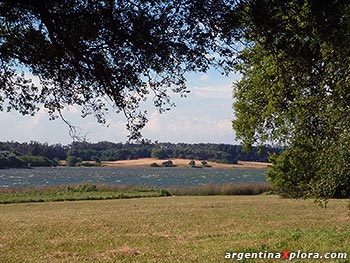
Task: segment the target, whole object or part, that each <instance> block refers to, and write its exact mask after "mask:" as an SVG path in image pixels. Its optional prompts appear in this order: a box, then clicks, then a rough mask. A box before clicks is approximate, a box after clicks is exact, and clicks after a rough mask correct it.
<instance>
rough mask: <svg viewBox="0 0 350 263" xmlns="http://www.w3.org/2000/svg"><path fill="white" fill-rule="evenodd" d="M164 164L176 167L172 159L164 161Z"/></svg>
mask: <svg viewBox="0 0 350 263" xmlns="http://www.w3.org/2000/svg"><path fill="white" fill-rule="evenodd" d="M162 165H163V166H164V167H174V166H175V165H174V164H173V162H172V161H171V160H168V161H166V162H163V163H162Z"/></svg>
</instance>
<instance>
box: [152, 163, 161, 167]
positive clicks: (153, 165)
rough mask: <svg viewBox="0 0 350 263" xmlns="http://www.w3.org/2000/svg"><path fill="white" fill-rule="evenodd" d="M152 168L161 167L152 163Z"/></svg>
mask: <svg viewBox="0 0 350 263" xmlns="http://www.w3.org/2000/svg"><path fill="white" fill-rule="evenodd" d="M151 167H159V165H158V164H157V163H151Z"/></svg>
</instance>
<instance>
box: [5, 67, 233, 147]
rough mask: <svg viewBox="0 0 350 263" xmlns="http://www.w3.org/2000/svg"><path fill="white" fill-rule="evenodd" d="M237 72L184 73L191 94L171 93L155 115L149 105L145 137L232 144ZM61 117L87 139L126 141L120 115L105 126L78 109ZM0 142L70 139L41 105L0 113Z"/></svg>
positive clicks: (73, 109) (61, 140)
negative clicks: (169, 104) (30, 111)
mask: <svg viewBox="0 0 350 263" xmlns="http://www.w3.org/2000/svg"><path fill="white" fill-rule="evenodd" d="M237 78H238V77H237V75H230V76H228V77H226V76H222V75H221V74H220V73H219V72H217V71H216V70H210V71H209V72H207V73H205V74H203V73H192V74H190V75H188V78H187V79H188V82H187V83H188V87H189V89H190V90H191V93H190V94H189V95H188V97H187V98H180V96H178V95H177V94H174V95H173V96H172V99H173V101H174V102H175V103H176V107H175V108H172V109H171V110H170V111H169V112H166V113H163V114H159V113H158V112H157V110H156V109H155V108H153V107H148V108H147V110H148V113H149V122H148V124H147V126H146V127H145V129H144V130H143V135H144V138H147V139H150V140H152V141H155V140H158V141H160V142H173V143H177V142H186V143H199V142H204V143H231V144H232V143H236V141H235V134H234V131H233V130H232V127H231V120H232V118H233V110H232V103H233V99H232V83H233V82H234V81H235V80H237ZM64 116H65V118H66V119H67V120H68V121H70V122H71V123H72V124H74V125H76V126H78V127H80V128H81V134H84V135H86V138H87V139H88V141H90V142H98V141H111V142H126V141H127V135H128V131H127V130H126V128H125V123H126V121H125V118H124V116H123V115H122V114H115V113H111V114H109V115H108V116H107V118H108V123H109V126H108V127H106V126H103V125H101V124H98V123H97V122H96V120H95V119H94V118H93V117H86V118H84V119H83V118H81V117H80V111H79V109H78V108H75V107H71V108H69V109H67V110H65V111H64ZM0 127H1V129H0V141H11V140H13V141H19V142H26V141H31V140H34V141H39V142H48V143H49V144H53V143H62V144H69V143H71V142H72V138H71V137H70V136H69V129H68V127H67V125H66V124H64V123H63V122H62V120H60V119H58V120H55V121H49V120H48V114H47V112H46V111H45V109H41V110H40V111H39V112H38V113H37V115H36V116H34V117H28V116H25V117H24V116H22V115H20V114H19V113H17V112H10V113H6V112H0Z"/></svg>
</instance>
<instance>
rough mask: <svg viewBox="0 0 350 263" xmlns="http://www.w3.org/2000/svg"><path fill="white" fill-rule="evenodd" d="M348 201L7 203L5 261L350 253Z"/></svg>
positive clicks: (1, 252)
mask: <svg viewBox="0 0 350 263" xmlns="http://www.w3.org/2000/svg"><path fill="white" fill-rule="evenodd" d="M347 202H348V201H347V200H331V201H330V203H329V205H328V208H326V209H325V208H321V207H319V206H317V205H315V203H314V202H313V201H312V200H307V201H296V200H286V199H281V198H278V197H276V196H261V195H260V196H207V197H196V196H195V197H187V196H186V197H164V198H143V199H121V200H106V201H89V202H87V201H81V202H54V203H53V202H50V203H31V204H10V205H0V211H1V213H0V257H1V260H0V261H1V262H9V263H12V262H39V263H40V262H137V263H152V262H154V263H156V262H157V263H165V262H169V263H170V262H203V263H207V262H208V263H211V262H213V263H214V262H215V263H217V262H245V263H247V262H279V261H281V262H289V261H288V260H273V259H262V260H256V259H246V260H242V261H237V260H236V259H225V258H224V256H225V253H226V252H260V251H263V252H264V251H269V252H282V251H284V250H289V251H295V252H297V251H298V250H301V251H305V252H319V253H326V252H348V253H349V250H350V223H349V219H348V210H347V208H346V205H347ZM291 262H305V263H306V262H329V263H331V262H337V263H346V262H349V259H342V260H335V259H333V260H330V259H318V260H307V259H306V260H305V259H304V260H293V261H291Z"/></svg>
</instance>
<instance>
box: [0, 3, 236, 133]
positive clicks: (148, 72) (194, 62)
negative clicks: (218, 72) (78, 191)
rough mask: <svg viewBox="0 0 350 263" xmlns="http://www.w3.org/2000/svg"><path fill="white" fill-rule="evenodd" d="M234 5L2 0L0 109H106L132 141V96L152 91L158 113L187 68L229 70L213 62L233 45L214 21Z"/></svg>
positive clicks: (137, 98)
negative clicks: (123, 120) (122, 119)
mask: <svg viewBox="0 0 350 263" xmlns="http://www.w3.org/2000/svg"><path fill="white" fill-rule="evenodd" d="M233 2H235V1H223V0H216V1H202V0H191V1H190V0H174V1H172V0H170V1H161V0H147V1H143V0H130V1H129V0H120V1H119V0H118V1H116V0H89V1H83V0H71V1H66V0H56V1H53V0H42V1H39V0H9V1H0V110H11V109H14V110H17V111H19V112H21V113H22V114H35V112H36V111H37V110H38V108H39V107H41V106H42V105H43V106H44V107H45V108H47V109H48V110H49V113H50V116H51V117H52V118H56V117H59V116H60V115H61V111H62V109H63V108H64V107H65V106H67V105H80V106H81V107H82V114H83V116H86V115H88V114H94V115H95V116H96V117H97V120H98V121H99V122H102V123H103V122H105V118H104V114H105V112H106V111H108V110H110V109H111V108H112V109H113V110H115V111H117V112H120V111H121V112H124V114H125V115H126V117H127V120H128V124H127V127H128V129H129V130H130V132H131V133H130V138H131V139H135V138H138V137H139V136H140V129H141V128H142V127H144V125H145V123H146V121H147V118H146V112H144V111H143V110H139V104H140V102H142V101H143V100H145V99H146V98H147V97H148V96H151V97H152V98H153V101H154V104H155V106H156V107H157V108H158V109H159V110H160V111H164V110H166V109H168V108H169V107H170V106H172V102H171V100H170V96H169V94H170V93H169V91H173V92H175V93H179V94H181V95H182V96H184V95H186V93H187V92H188V90H187V88H186V83H185V73H186V72H188V71H205V70H207V69H208V67H209V66H211V65H214V64H216V65H218V66H220V67H223V69H224V68H225V67H226V66H229V63H225V62H224V61H223V60H222V59H217V58H218V57H221V58H223V57H226V58H229V57H230V56H227V55H229V54H230V53H231V51H232V49H231V48H230V47H229V44H230V42H231V41H228V40H229V39H228V38H226V36H225V34H223V29H222V24H223V23H222V21H223V20H225V17H226V16H227V15H228V14H229V12H230V11H231V9H232V8H233V7H234V6H235V5H234V3H233ZM223 41H225V45H223V44H222V43H223ZM224 60H225V61H226V62H229V59H228V60H227V59H224ZM32 76H35V77H37V78H38V79H39V82H40V83H37V82H36V81H32V80H31V78H32Z"/></svg>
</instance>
